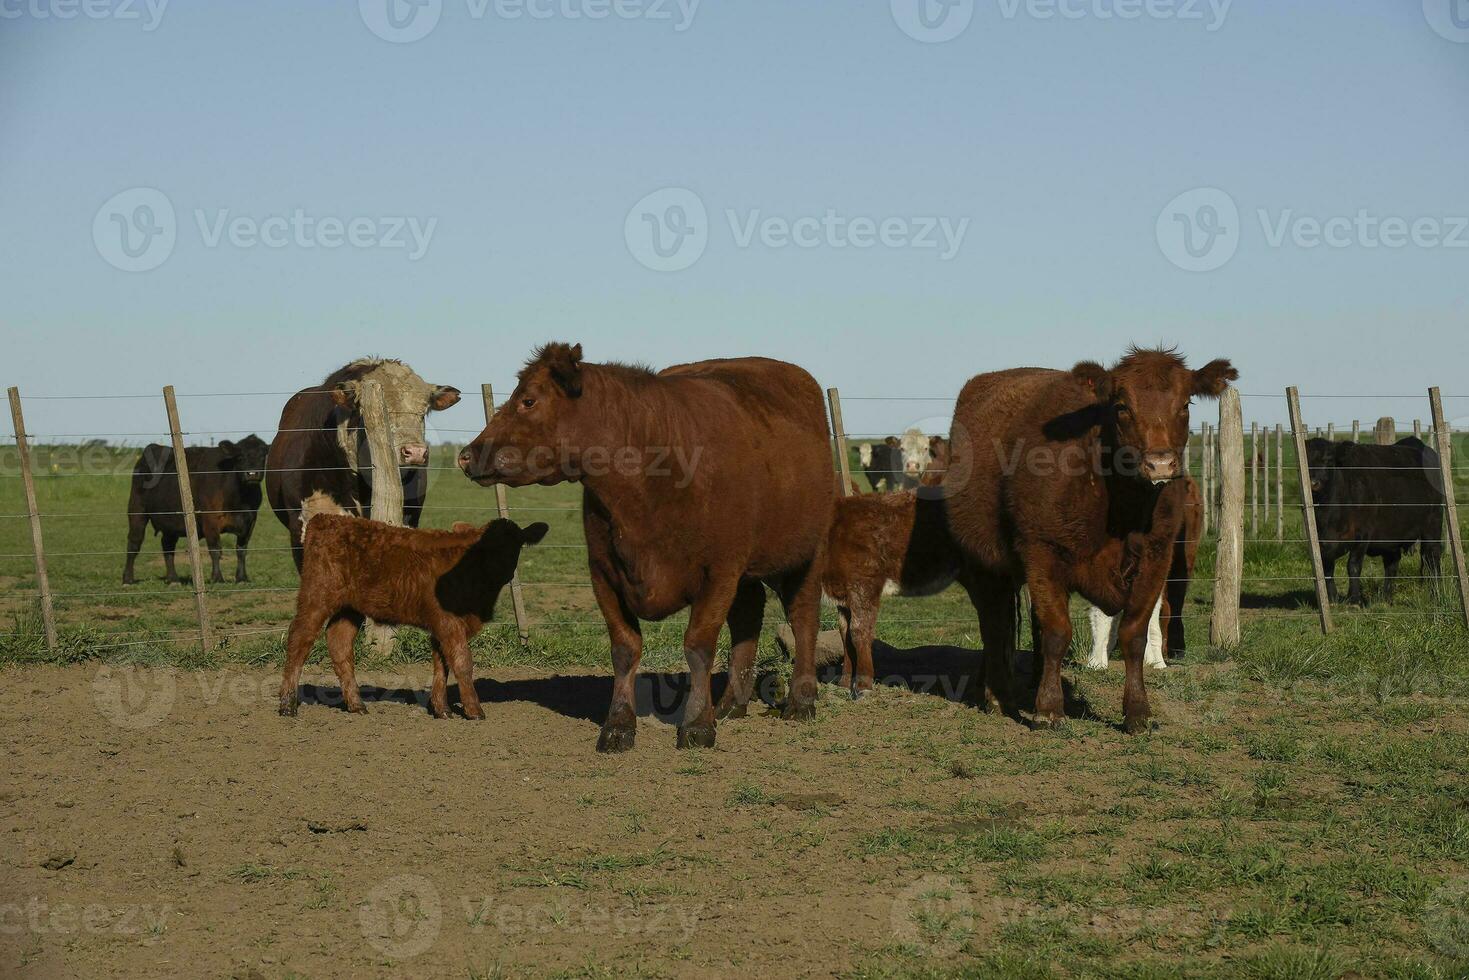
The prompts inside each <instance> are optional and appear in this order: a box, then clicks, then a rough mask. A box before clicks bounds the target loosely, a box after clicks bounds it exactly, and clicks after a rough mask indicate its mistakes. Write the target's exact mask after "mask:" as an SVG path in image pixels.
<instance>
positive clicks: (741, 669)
mask: <svg viewBox="0 0 1469 980" xmlns="http://www.w3.org/2000/svg"><path fill="white" fill-rule="evenodd" d="M764 622H765V586H764V585H762V584H761V583H760V582H758V581H755V580H753V579H745V580H744V581H742V582H740V587H739V588H738V589H737V590H736V591H735V597H734V604H733V605H731V606H730V607H729V684H728V685H727V686H726V687H725V689H724V695H723V696H722V697H720V699H719V704H718V705H717V706H716V707H715V709H714V717H715V718H743V717H745V712H746V711H747V710H748V709H749V704H750V698H751V696H752V695H753V694H754V692H755V654H756V653H757V652H758V649H759V646H760V627H761V625H762V624H763V623H764Z"/></svg>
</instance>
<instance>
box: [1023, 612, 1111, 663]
mask: <svg viewBox="0 0 1469 980" xmlns="http://www.w3.org/2000/svg"><path fill="white" fill-rule="evenodd" d="M1086 617H1087V622H1088V623H1089V624H1090V625H1091V628H1092V652H1091V654H1090V656H1088V657H1087V661H1086V665H1087V669H1089V670H1106V669H1107V654H1108V653H1110V652H1111V648H1112V631H1113V628H1114V627H1115V625H1116V620H1115V619H1113V617H1111V616H1108V615H1107V614H1106V613H1104V612H1102V610H1100V609H1098V608H1097V607H1096V606H1092V607H1091V608H1090V609H1089V610H1088V611H1087V614H1086ZM1039 646H1040V644H1036V647H1037V652H1039Z"/></svg>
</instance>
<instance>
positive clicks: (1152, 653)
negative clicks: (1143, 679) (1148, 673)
mask: <svg viewBox="0 0 1469 980" xmlns="http://www.w3.org/2000/svg"><path fill="white" fill-rule="evenodd" d="M1143 666H1144V667H1154V668H1156V669H1158V670H1165V669H1167V667H1168V662H1167V661H1165V660H1164V659H1163V598H1162V597H1161V596H1159V597H1158V601H1157V602H1156V603H1154V604H1153V614H1152V615H1151V616H1149V617H1148V645H1147V649H1146V651H1145V652H1144V654H1143Z"/></svg>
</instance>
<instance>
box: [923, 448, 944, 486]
mask: <svg viewBox="0 0 1469 980" xmlns="http://www.w3.org/2000/svg"><path fill="white" fill-rule="evenodd" d="M948 472H949V440H947V439H945V438H944V437H943V436H929V437H928V463H927V465H925V466H924V468H923V475H922V476H920V477H919V478H918V484H919V486H924V487H936V486H939V485H940V484H941V483H943V482H944V475H945V474H946V473H948Z"/></svg>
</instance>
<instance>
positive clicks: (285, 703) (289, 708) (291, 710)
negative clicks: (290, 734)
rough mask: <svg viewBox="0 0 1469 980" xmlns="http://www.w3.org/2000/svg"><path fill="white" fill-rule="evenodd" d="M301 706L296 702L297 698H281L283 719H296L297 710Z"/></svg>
mask: <svg viewBox="0 0 1469 980" xmlns="http://www.w3.org/2000/svg"><path fill="white" fill-rule="evenodd" d="M300 704H301V702H300V701H298V700H296V699H295V698H281V717H282V718H294V717H296V709H297V708H298V707H299V706H300Z"/></svg>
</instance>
